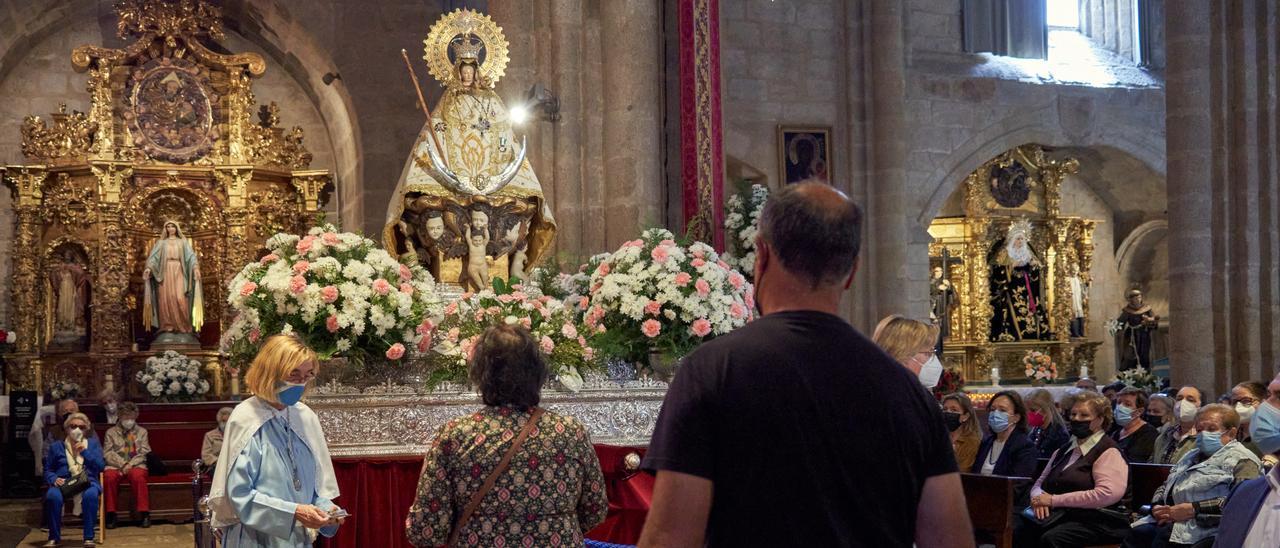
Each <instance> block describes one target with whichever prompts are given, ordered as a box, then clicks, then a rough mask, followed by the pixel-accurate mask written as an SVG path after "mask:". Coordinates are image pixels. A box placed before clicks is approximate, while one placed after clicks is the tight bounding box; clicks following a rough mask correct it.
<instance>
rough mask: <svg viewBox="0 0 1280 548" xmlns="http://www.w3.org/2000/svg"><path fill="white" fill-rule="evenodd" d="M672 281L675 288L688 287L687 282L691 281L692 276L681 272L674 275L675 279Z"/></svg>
mask: <svg viewBox="0 0 1280 548" xmlns="http://www.w3.org/2000/svg"><path fill="white" fill-rule="evenodd" d="M674 281H675V283H676V287H684V286H686V285H689V282H692V281H693V276H690V275H689V273H688V272H681V273H679V274H676V279H675V280H674Z"/></svg>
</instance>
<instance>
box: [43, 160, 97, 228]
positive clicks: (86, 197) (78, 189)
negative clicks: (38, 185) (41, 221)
mask: <svg viewBox="0 0 1280 548" xmlns="http://www.w3.org/2000/svg"><path fill="white" fill-rule="evenodd" d="M48 187H49V188H47V189H46V191H45V208H44V213H45V218H46V219H48V220H49V221H51V222H55V223H58V224H61V225H62V226H63V227H64V228H68V229H79V228H88V227H89V226H90V225H92V224H93V223H94V222H95V221H96V220H97V217H98V200H97V196H96V193H95V192H94V188H93V187H92V186H88V185H82V184H77V183H75V182H73V181H72V180H71V176H70V175H69V174H67V173H65V172H63V173H58V174H57V176H55V177H54V180H53V182H52V183H51V184H49V185H48Z"/></svg>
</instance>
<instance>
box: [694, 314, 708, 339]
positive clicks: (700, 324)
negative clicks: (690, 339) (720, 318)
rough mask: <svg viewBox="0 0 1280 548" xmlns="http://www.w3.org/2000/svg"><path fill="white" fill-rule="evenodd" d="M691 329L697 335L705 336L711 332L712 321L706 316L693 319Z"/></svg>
mask: <svg viewBox="0 0 1280 548" xmlns="http://www.w3.org/2000/svg"><path fill="white" fill-rule="evenodd" d="M689 331H692V332H693V335H694V336H695V337H705V336H707V335H710V334H711V322H709V321H707V319H706V318H698V319H696V320H693V325H691V326H689Z"/></svg>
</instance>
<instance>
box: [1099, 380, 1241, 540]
mask: <svg viewBox="0 0 1280 548" xmlns="http://www.w3.org/2000/svg"><path fill="white" fill-rule="evenodd" d="M1196 431H1197V434H1196V448H1195V449H1192V450H1191V451H1190V452H1188V453H1187V455H1186V456H1185V457H1183V458H1182V460H1180V461H1178V464H1177V465H1175V466H1174V467H1173V470H1172V471H1170V472H1169V478H1168V479H1167V480H1166V481H1165V482H1164V485H1161V486H1160V488H1159V489H1156V493H1155V496H1154V497H1153V498H1152V499H1151V515H1150V516H1147V517H1144V518H1142V519H1140V520H1138V521H1137V522H1135V523H1134V527H1133V529H1132V530H1131V531H1130V532H1129V536H1128V537H1126V538H1125V543H1124V545H1125V547H1126V548H1139V547H1142V548H1146V547H1148V546H1153V545H1158V546H1163V545H1167V544H1173V545H1177V546H1198V545H1200V543H1209V542H1212V541H1213V536H1214V535H1215V534H1216V533H1217V526H1218V522H1219V520H1220V519H1221V518H1222V505H1223V503H1224V502H1226V500H1227V495H1228V494H1230V493H1231V490H1232V489H1233V488H1234V487H1235V486H1236V485H1239V484H1240V483H1241V482H1244V481H1248V480H1251V479H1253V478H1256V477H1258V476H1259V475H1260V474H1261V462H1260V461H1259V460H1258V457H1257V456H1256V455H1254V454H1253V452H1252V451H1250V450H1249V449H1247V448H1245V446H1244V445H1243V444H1241V443H1240V441H1239V440H1238V439H1237V435H1238V433H1239V431H1240V415H1239V414H1237V413H1236V412H1235V410H1234V409H1232V408H1230V407H1228V406H1226V405H1222V404H1212V405H1206V406H1204V407H1202V408H1200V412H1199V413H1198V414H1197V417H1196ZM1153 543H1155V544H1153Z"/></svg>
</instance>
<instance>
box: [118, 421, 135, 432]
mask: <svg viewBox="0 0 1280 548" xmlns="http://www.w3.org/2000/svg"><path fill="white" fill-rule="evenodd" d="M136 424H138V423H137V421H134V420H133V419H124V420H121V421H120V428H123V429H125V430H133V427H134V425H136Z"/></svg>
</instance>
